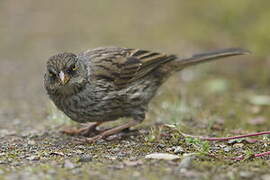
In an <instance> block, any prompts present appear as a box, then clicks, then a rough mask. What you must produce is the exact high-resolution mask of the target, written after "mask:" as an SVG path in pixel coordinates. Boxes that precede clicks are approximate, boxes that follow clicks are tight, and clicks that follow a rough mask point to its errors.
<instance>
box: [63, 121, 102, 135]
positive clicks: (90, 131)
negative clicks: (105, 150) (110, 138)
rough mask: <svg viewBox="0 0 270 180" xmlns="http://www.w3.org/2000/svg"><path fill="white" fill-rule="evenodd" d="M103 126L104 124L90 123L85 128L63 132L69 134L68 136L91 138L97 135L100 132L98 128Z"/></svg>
mask: <svg viewBox="0 0 270 180" xmlns="http://www.w3.org/2000/svg"><path fill="white" fill-rule="evenodd" d="M100 124H102V122H94V123H88V124H87V126H86V127H83V128H79V129H77V128H74V129H64V130H62V131H61V132H62V133H65V134H68V135H83V136H86V137H89V136H90V135H91V134H93V133H95V134H97V133H98V131H97V130H96V127H97V126H99V125H100Z"/></svg>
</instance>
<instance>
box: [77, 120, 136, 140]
mask: <svg viewBox="0 0 270 180" xmlns="http://www.w3.org/2000/svg"><path fill="white" fill-rule="evenodd" d="M138 123H140V121H136V120H133V121H130V122H128V123H126V124H123V125H121V126H117V127H115V128H111V129H107V130H105V131H103V132H101V133H100V134H98V135H96V136H93V137H90V138H85V139H78V140H77V142H78V143H79V144H86V143H95V142H96V141H97V140H100V139H103V138H106V137H108V136H111V135H113V134H117V133H119V132H121V131H123V130H125V129H128V128H130V127H132V126H135V125H137V124H138Z"/></svg>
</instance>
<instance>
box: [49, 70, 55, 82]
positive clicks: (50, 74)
mask: <svg viewBox="0 0 270 180" xmlns="http://www.w3.org/2000/svg"><path fill="white" fill-rule="evenodd" d="M48 75H49V78H50V79H51V80H55V79H56V74H55V73H54V72H52V71H49V73H48Z"/></svg>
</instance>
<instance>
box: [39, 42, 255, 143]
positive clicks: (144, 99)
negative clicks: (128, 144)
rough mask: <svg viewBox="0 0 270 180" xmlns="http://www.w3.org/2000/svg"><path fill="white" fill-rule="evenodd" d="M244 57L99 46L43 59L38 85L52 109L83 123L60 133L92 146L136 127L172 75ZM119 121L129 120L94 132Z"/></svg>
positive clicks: (236, 51)
mask: <svg viewBox="0 0 270 180" xmlns="http://www.w3.org/2000/svg"><path fill="white" fill-rule="evenodd" d="M249 53H250V51H248V50H246V49H242V48H227V49H219V50H215V51H210V52H205V53H199V54H194V55H191V56H189V57H181V56H177V55H174V54H166V53H160V52H155V51H150V50H143V49H136V48H121V47H100V48H95V49H91V50H86V51H83V52H81V53H78V54H74V53H70V52H63V53H59V54H56V55H54V56H51V57H50V58H49V59H48V60H47V64H46V72H45V75H44V87H45V89H46V92H47V94H48V96H49V98H50V99H51V100H52V101H53V103H54V104H55V105H56V107H57V108H58V109H59V110H61V111H62V112H64V114H66V115H67V116H68V117H69V118H70V119H72V120H74V121H76V122H78V123H89V125H88V126H87V127H84V128H80V129H73V130H72V129H70V130H64V131H63V132H64V133H67V134H72V135H74V134H76V135H84V136H87V137H85V138H84V140H83V142H86V143H93V142H95V141H97V140H99V139H103V138H105V137H107V136H110V135H113V134H117V133H119V132H121V131H123V130H125V129H128V128H130V127H133V126H135V125H138V124H139V123H141V122H142V121H143V120H144V119H145V114H146V112H147V109H148V104H149V102H150V101H151V99H152V98H153V97H154V96H155V94H156V93H157V90H158V89H159V87H160V86H161V85H162V84H163V83H164V82H166V80H167V79H168V78H169V77H170V76H172V75H173V74H175V73H176V72H178V71H181V70H182V69H184V68H186V67H188V66H191V65H195V64H199V63H202V62H208V61H212V60H217V59H221V58H226V57H230V56H237V55H245V54H249ZM119 118H127V119H128V118H129V119H130V120H129V121H127V122H126V123H123V124H122V125H119V126H116V127H113V128H111V129H107V130H104V131H97V127H98V126H99V125H101V124H103V123H105V122H108V121H115V120H118V119H119ZM93 132H95V133H94V135H93V136H91V134H92V133H93Z"/></svg>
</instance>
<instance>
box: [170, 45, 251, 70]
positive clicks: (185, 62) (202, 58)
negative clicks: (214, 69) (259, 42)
mask: <svg viewBox="0 0 270 180" xmlns="http://www.w3.org/2000/svg"><path fill="white" fill-rule="evenodd" d="M245 54H250V51H248V50H245V49H241V48H230V49H221V50H216V51H210V52H206V53H201V54H195V55H193V56H191V57H188V58H178V59H176V60H174V61H171V64H170V66H173V69H174V70H176V71H178V70H181V69H183V68H184V67H187V66H191V65H194V64H198V63H202V62H207V61H212V60H216V59H220V58H225V57H230V56H237V55H245Z"/></svg>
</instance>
